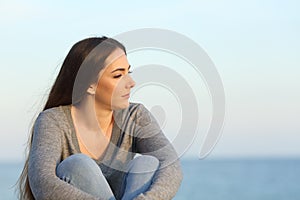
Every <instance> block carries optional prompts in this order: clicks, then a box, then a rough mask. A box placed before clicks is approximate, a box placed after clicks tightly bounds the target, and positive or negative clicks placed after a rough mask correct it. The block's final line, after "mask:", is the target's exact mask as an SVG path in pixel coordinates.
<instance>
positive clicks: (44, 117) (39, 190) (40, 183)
mask: <svg viewBox="0 0 300 200" xmlns="http://www.w3.org/2000/svg"><path fill="white" fill-rule="evenodd" d="M50 114H51V113H50V112H45V111H44V112H41V113H40V114H39V116H38V117H37V119H36V121H35V124H34V128H33V138H32V144H31V149H30V153H29V163H28V178H29V184H30V188H31V191H32V193H33V196H34V197H35V199H37V200H43V199H47V200H51V199H55V200H64V199H86V200H95V199H96V197H93V196H92V195H90V194H87V193H85V192H83V191H82V190H79V189H77V188H75V187H74V186H72V185H70V184H68V183H66V182H64V181H62V180H60V179H59V178H58V177H57V176H56V166H57V164H58V163H59V162H60V161H61V152H62V143H61V137H62V130H61V129H60V128H59V126H58V122H57V121H56V120H55V117H54V116H51V115H50ZM52 114H53V113H52Z"/></svg>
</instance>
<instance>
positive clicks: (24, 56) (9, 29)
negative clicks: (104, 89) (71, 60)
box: [0, 0, 300, 161]
mask: <svg viewBox="0 0 300 200" xmlns="http://www.w3.org/2000/svg"><path fill="white" fill-rule="evenodd" d="M299 7H300V3H299V1H297V0H287V1H279V0H265V1H259V0H251V1H250V0H245V1H238V0H227V1H220V0H211V1H203V0H197V1H196V0H187V1H179V0H172V1H157V0H153V1H137V0H133V1H129V2H128V1H127V2H124V1H123V2H122V1H119V2H118V1H85V2H84V1H79V0H76V1H58V0H54V1H47V2H46V1H43V2H40V1H34V0H29V1H26V2H24V1H16V0H9V1H8V0H0V27H1V31H0V40H1V45H0V55H1V68H0V76H1V79H0V81H1V84H0V91H1V104H0V108H1V113H0V121H1V128H0V136H1V138H2V139H1V140H0V150H1V151H0V161H21V160H23V159H24V150H25V147H26V141H27V138H28V134H29V130H30V128H31V125H32V123H33V120H34V117H35V116H36V115H37V114H38V113H39V112H40V110H41V108H42V106H43V103H44V101H45V99H46V98H47V92H49V89H50V87H51V85H52V84H53V81H54V79H55V77H56V75H57V73H58V70H59V69H60V66H61V64H62V62H63V59H64V57H65V56H66V54H67V52H68V51H69V49H70V48H71V46H72V45H73V44H74V43H75V42H77V41H79V40H81V39H83V38H86V37H91V36H103V35H106V36H109V37H114V36H115V35H118V34H121V33H124V32H128V31H132V30H135V29H141V28H157V29H167V30H172V31H175V32H177V33H180V34H182V35H185V36H186V37H188V38H190V39H191V40H193V41H194V42H196V43H197V44H198V45H200V46H201V47H202V48H203V49H204V50H205V52H206V53H207V54H208V55H209V57H210V58H211V60H212V61H213V62H214V64H215V66H216V69H217V71H218V73H219V75H220V77H221V79H222V82H223V85H224V91H225V96H226V117H225V122H224V126H223V130H222V135H221V137H220V139H219V141H218V143H217V144H216V146H215V148H214V149H213V151H212V152H211V154H210V155H209V156H208V157H209V158H214V157H299V156H300V148H299V142H300V123H299V119H300V104H299V102H300V93H299V91H300V79H299V77H300V59H299V52H300V39H299V35H300V14H299V12H298V11H299ZM162 54H163V53H162V52H159V51H156V52H151V51H144V52H143V55H141V53H140V54H139V53H136V54H132V55H130V56H129V61H131V62H132V63H137V65H141V64H142V63H143V64H147V62H148V60H147V58H149V55H151V56H152V57H151V58H152V62H153V58H154V59H156V63H157V62H158V64H161V63H162V62H164V61H166V58H168V56H170V55H166V54H164V55H165V57H164V59H161V60H160V56H161V55H162ZM175 60H176V59H175V58H170V59H167V61H168V62H167V63H164V64H170V63H171V64H174V65H176V63H177V64H178V65H180V64H179V63H180V61H175ZM149 62H150V61H149ZM159 62H161V63H159ZM176 69H177V70H178V72H180V69H179V68H176ZM182 73H184V72H182ZM187 76H190V77H192V76H193V74H192V72H190V74H189V75H187ZM183 77H184V75H183ZM190 87H191V88H192V89H193V91H194V92H195V93H196V96H197V99H198V100H199V102H200V103H199V108H200V112H199V113H200V115H201V116H202V117H203V118H201V117H200V119H203V121H200V123H199V124H198V125H199V127H198V130H199V134H197V138H196V139H195V141H194V142H193V144H192V145H191V147H190V148H189V149H188V151H187V152H186V154H185V156H194V157H197V155H198V154H199V152H200V148H201V142H203V133H205V130H207V127H208V125H209V116H210V115H211V109H210V108H211V102H210V99H209V93H208V92H207V91H206V89H205V84H204V82H203V80H202V79H201V78H200V77H198V78H197V77H196V78H192V81H190ZM150 90H151V88H150V89H149V88H148V92H149V91H150ZM197 91H198V92H197ZM205 91H206V92H205ZM144 93H145V94H144V97H143V95H142V94H143V93H139V94H136V96H135V100H137V99H139V100H140V101H141V102H144V103H145V104H147V105H148V106H150V108H151V103H152V106H153V105H154V104H153V102H154V101H156V98H151V97H150V98H145V95H147V94H146V93H147V90H146V91H144ZM164 94H166V93H162V95H164ZM166 95H167V94H166ZM143 98H144V99H143ZM166 98H168V97H167V96H166ZM170 98H171V97H170ZM132 100H134V99H132ZM201 100H202V101H201ZM163 102H164V101H163V100H162V102H161V104H163ZM156 103H157V104H159V102H156ZM175 107H176V105H175ZM150 108H149V109H150ZM201 108H202V109H201ZM166 109H167V108H166ZM174 112H175V111H174ZM178 112H179V111H178ZM179 113H180V112H179ZM176 119H178V118H174V119H173V118H170V120H169V122H166V123H167V124H166V134H167V135H168V137H170V138H171V139H172V137H173V136H172V133H170V132H172V130H173V129H176V123H175V122H174V121H173V122H172V120H176ZM172 124H174V126H172ZM174 127H175V128H174ZM172 128H173V129H172ZM177 128H178V127H177Z"/></svg>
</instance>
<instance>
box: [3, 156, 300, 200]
mask: <svg viewBox="0 0 300 200" xmlns="http://www.w3.org/2000/svg"><path fill="white" fill-rule="evenodd" d="M181 163H182V169H183V174H184V179H183V181H182V184H181V186H180V188H179V191H178V193H177V194H176V196H175V198H174V199H175V200H300V158H299V159H297V158H289V159H288V158H282V159H279V158H251V159H249V158H247V159H245V158H243V159H241V158H239V159H236V158H235V159H232V158H231V159H224V158H222V159H220V158H219V159H203V160H199V159H197V158H191V159H182V160H181ZM21 170H22V163H13V162H10V163H8V162H6V163H4V162H2V163H0V200H14V199H17V196H16V193H15V187H14V184H15V183H16V181H17V179H18V177H19V175H20V173H21Z"/></svg>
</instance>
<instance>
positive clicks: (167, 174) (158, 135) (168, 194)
mask: <svg viewBox="0 0 300 200" xmlns="http://www.w3.org/2000/svg"><path fill="white" fill-rule="evenodd" d="M135 126H136V130H135V134H136V135H135V137H136V144H135V145H136V151H137V153H141V154H147V155H152V156H155V157H156V158H157V159H158V160H159V162H160V167H159V169H158V171H157V172H156V173H155V176H154V180H153V183H152V185H151V186H150V189H149V190H148V191H147V192H145V193H144V194H140V195H139V196H138V197H136V198H135V200H150V199H151V200H159V199H163V200H168V199H172V198H173V197H174V196H175V194H176V192H177V190H178V189H179V187H180V184H181V181H182V178H183V174H182V171H181V167H180V162H179V158H178V156H177V153H176V151H175V149H174V147H173V146H172V144H171V143H170V142H169V140H168V139H167V138H166V137H165V135H164V134H163V132H162V130H161V129H160V127H159V125H158V123H157V122H156V120H155V118H154V117H153V116H152V114H151V113H150V111H148V110H147V109H146V108H145V107H144V106H143V105H142V104H140V110H139V111H138V113H137V116H136V124H135Z"/></svg>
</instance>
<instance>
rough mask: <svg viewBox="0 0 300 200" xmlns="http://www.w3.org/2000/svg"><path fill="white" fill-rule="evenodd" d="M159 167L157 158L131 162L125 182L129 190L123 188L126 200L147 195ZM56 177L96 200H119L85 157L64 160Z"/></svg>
mask: <svg viewBox="0 0 300 200" xmlns="http://www.w3.org/2000/svg"><path fill="white" fill-rule="evenodd" d="M158 167H159V161H158V159H157V158H155V157H153V156H148V155H142V156H138V157H136V158H134V159H133V160H131V161H130V162H129V163H128V165H127V168H126V169H127V170H126V172H127V173H126V176H125V178H124V180H123V182H124V183H125V186H122V188H120V189H122V190H124V191H122V192H123V197H122V200H132V199H133V198H135V197H137V196H138V195H139V194H141V193H144V192H146V191H147V190H148V189H149V187H150V185H151V183H152V179H153V176H154V174H155V172H156V170H157V169H158ZM138 172H147V173H138ZM56 174H57V176H58V177H59V178H60V179H61V180H63V181H65V182H67V183H69V184H71V185H73V186H75V187H77V188H79V189H80V190H82V191H84V192H86V193H89V194H91V195H93V196H95V197H99V198H100V197H101V198H104V199H108V200H115V196H114V194H113V192H112V190H111V188H110V186H109V184H108V182H107V180H106V179H105V177H104V175H103V174H102V171H101V169H100V167H99V166H98V165H97V163H96V162H95V161H94V160H93V159H91V158H90V157H88V156H87V155H85V154H74V155H71V156H69V157H68V158H66V159H65V160H63V161H62V162H61V163H60V164H59V165H58V166H57V169H56Z"/></svg>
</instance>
